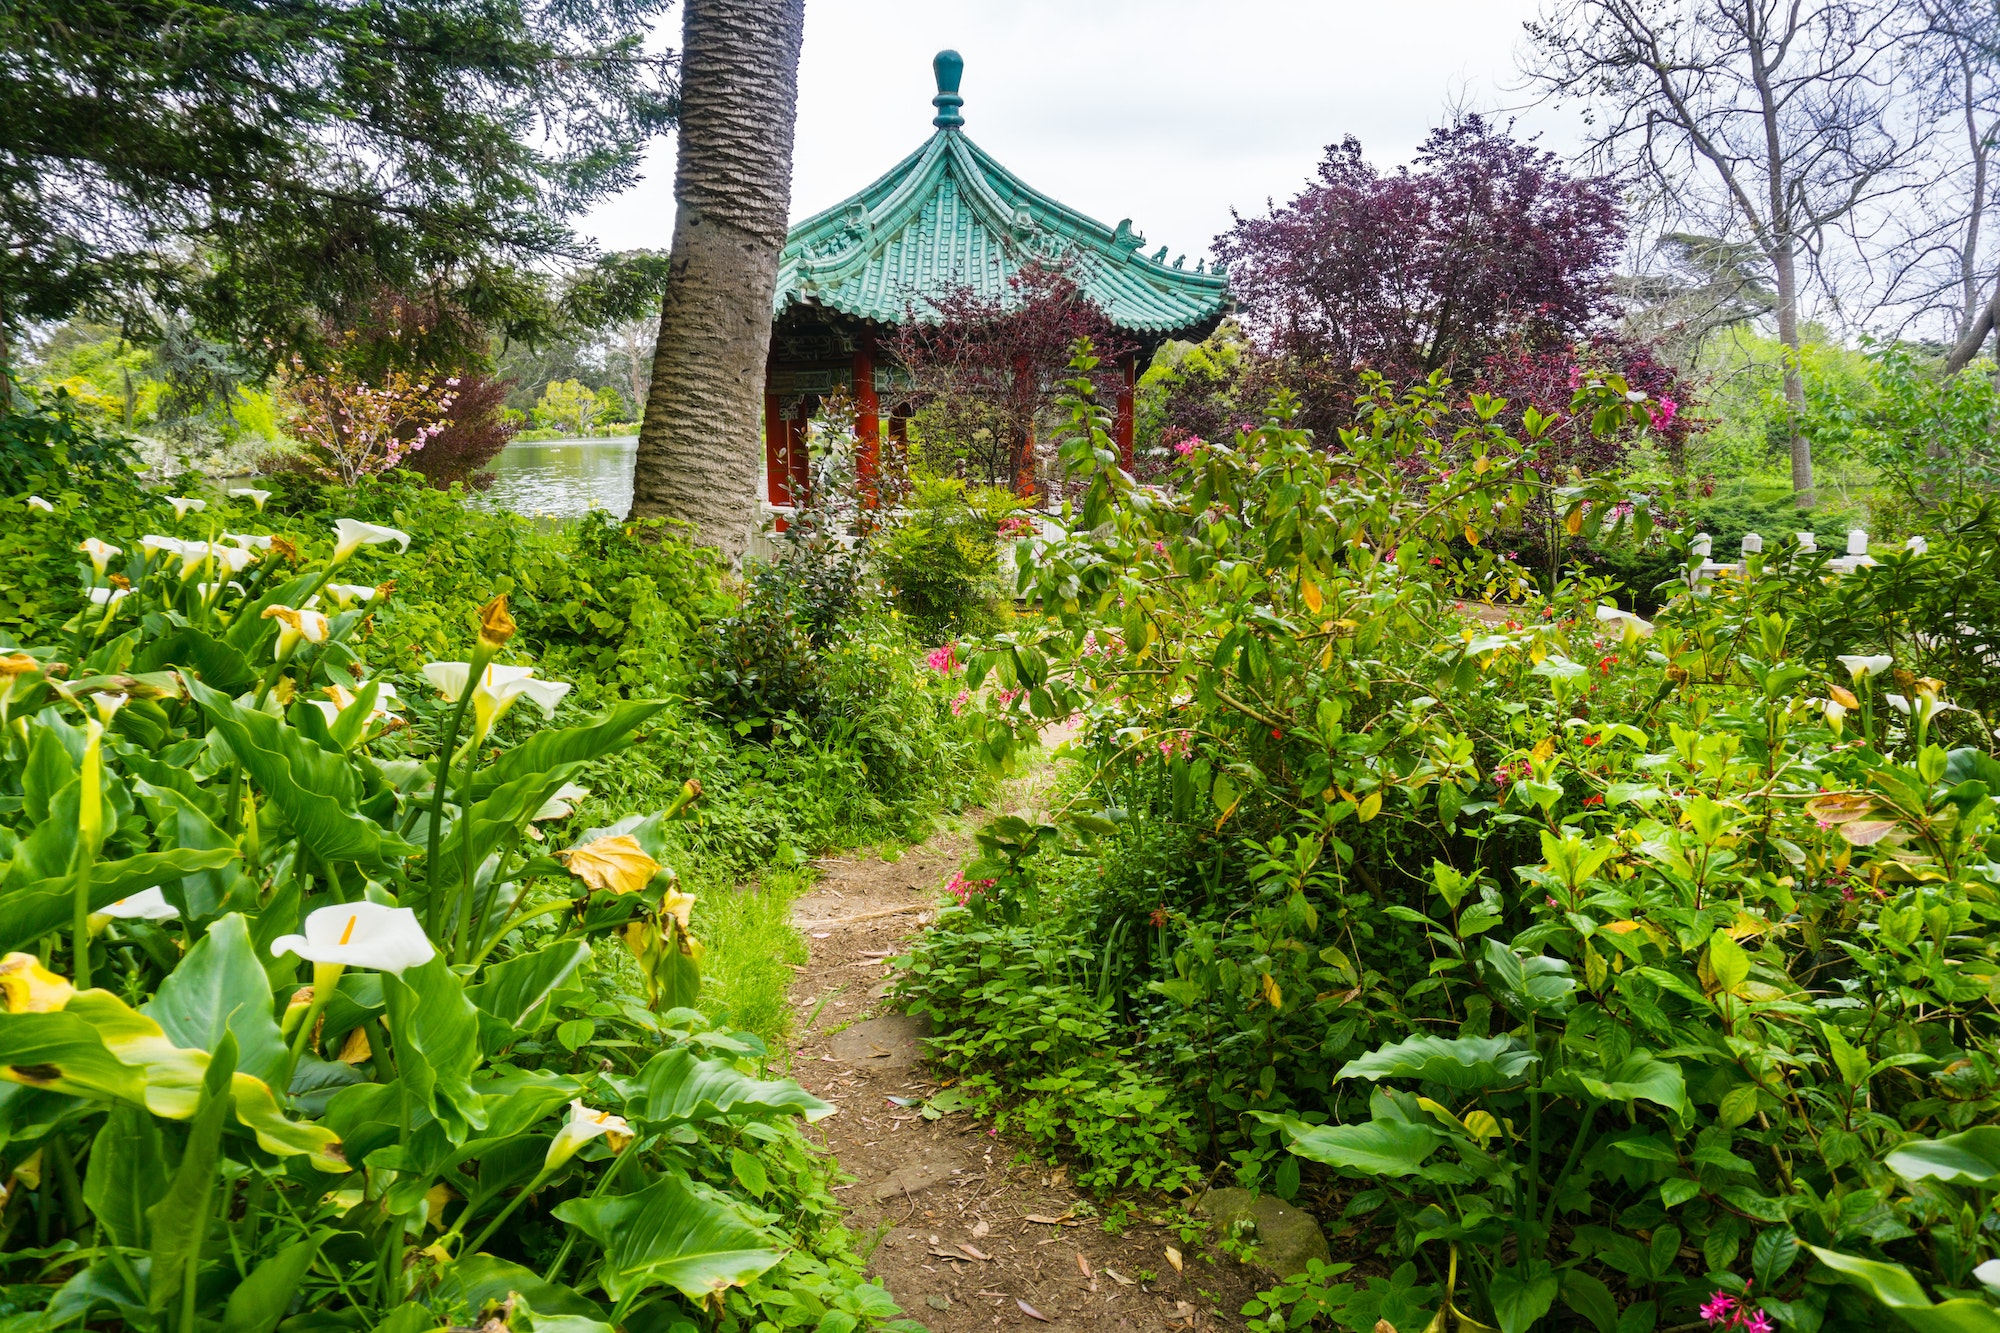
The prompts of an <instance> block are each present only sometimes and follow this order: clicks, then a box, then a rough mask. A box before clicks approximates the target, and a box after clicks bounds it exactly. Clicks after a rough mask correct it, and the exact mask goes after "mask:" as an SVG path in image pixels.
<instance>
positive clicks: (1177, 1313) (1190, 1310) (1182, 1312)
mask: <svg viewBox="0 0 2000 1333" xmlns="http://www.w3.org/2000/svg"><path fill="white" fill-rule="evenodd" d="M1174 1318H1176V1319H1192V1318H1194V1307H1193V1306H1192V1305H1189V1304H1188V1303H1187V1302H1186V1301H1175V1302H1174Z"/></svg>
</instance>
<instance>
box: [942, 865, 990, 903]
mask: <svg viewBox="0 0 2000 1333" xmlns="http://www.w3.org/2000/svg"><path fill="white" fill-rule="evenodd" d="M992 887H993V881H992V880H990V879H973V880H969V879H967V878H966V877H965V874H964V872H963V871H961V872H959V873H958V874H956V875H953V876H952V877H951V883H949V884H947V885H945V886H944V891H945V892H946V893H949V894H950V895H951V896H952V897H953V898H956V899H957V900H958V905H959V906H960V907H963V906H965V902H966V899H968V898H970V897H971V896H972V895H973V894H975V893H984V892H986V891H987V890H988V889H990V888H992Z"/></svg>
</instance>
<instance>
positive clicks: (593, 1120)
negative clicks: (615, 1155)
mask: <svg viewBox="0 0 2000 1333" xmlns="http://www.w3.org/2000/svg"><path fill="white" fill-rule="evenodd" d="M599 1137H602V1138H603V1139H604V1140H605V1142H606V1143H608V1144H610V1146H611V1151H613V1152H623V1151H624V1149H625V1145H626V1144H628V1143H630V1142H631V1141H632V1126H631V1123H630V1122H628V1121H627V1120H626V1119H625V1118H624V1117H623V1116H616V1115H613V1114H611V1112H609V1111H593V1110H591V1109H590V1108H589V1107H588V1106H585V1105H584V1104H583V1103H582V1102H581V1101H573V1102H571V1103H570V1104H569V1119H568V1120H566V1121H564V1122H563V1127H562V1128H561V1129H560V1130H558V1131H557V1132H556V1136H555V1138H554V1139H553V1140H551V1141H550V1143H549V1153H548V1156H547V1157H545V1158H543V1159H542V1170H543V1171H553V1170H555V1169H556V1168H557V1167H559V1166H561V1165H562V1164H563V1163H564V1162H567V1161H568V1160H569V1159H570V1158H572V1157H574V1156H576V1153H577V1149H579V1148H581V1147H583V1145H584V1144H586V1143H588V1142H590V1141H591V1140H592V1139H594V1138H599Z"/></svg>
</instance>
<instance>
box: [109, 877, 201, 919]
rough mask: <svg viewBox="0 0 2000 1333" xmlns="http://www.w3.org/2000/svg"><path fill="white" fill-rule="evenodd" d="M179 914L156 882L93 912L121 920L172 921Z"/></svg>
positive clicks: (179, 910) (179, 911)
mask: <svg viewBox="0 0 2000 1333" xmlns="http://www.w3.org/2000/svg"><path fill="white" fill-rule="evenodd" d="M180 914H181V909H180V908H178V907H175V906H174V905H173V904H172V903H170V902H168V901H167V895H166V894H164V893H162V892H161V891H160V886H159V885H157V884H155V885H154V886H153V887H152V888H150V889H141V890H140V891H139V892H137V893H135V894H133V895H132V896H131V897H129V898H120V899H119V900H118V901H117V902H115V903H112V904H111V905H110V906H109V907H106V908H102V909H100V910H99V911H98V912H96V913H95V915H97V916H108V917H111V918H113V919H114V920H121V921H123V920H134V921H172V920H173V919H174V918H175V917H177V916H179V915H180Z"/></svg>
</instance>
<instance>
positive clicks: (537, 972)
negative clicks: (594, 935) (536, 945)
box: [465, 940, 590, 1032]
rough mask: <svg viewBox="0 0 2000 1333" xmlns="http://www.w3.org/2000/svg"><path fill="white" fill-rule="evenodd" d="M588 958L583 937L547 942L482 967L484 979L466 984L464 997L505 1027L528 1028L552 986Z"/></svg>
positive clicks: (533, 1024) (536, 1021)
mask: <svg viewBox="0 0 2000 1333" xmlns="http://www.w3.org/2000/svg"><path fill="white" fill-rule="evenodd" d="M589 957H590V945H589V944H587V943H586V942H584V941H583V940H572V941H571V942H569V943H567V944H551V945H550V946H549V947H547V948H546V949H537V950H536V951H535V952H533V953H530V954H523V955H521V956H520V957H519V958H510V959H508V960H507V961H506V962H504V963H499V964H496V965H494V966H492V967H489V968H487V969H486V979H485V980H484V981H482V982H480V983H479V984H478V985H477V986H468V987H466V990H465V994H466V998H468V999H470V1000H471V1001H472V1002H473V1003H474V1004H476V1005H478V1006H479V1007H480V1008H481V1009H483V1010H485V1011H486V1012H487V1013H489V1014H491V1015H493V1017H495V1018H497V1019H499V1020H500V1021H501V1022H502V1023H505V1024H506V1025H507V1026H508V1027H512V1028H519V1029H521V1030H522V1031H524V1032H527V1031H532V1030H533V1029H534V1028H535V1027H536V1026H538V1025H539V1024H540V1022H541V1020H542V1017H543V1012H542V1011H543V1009H544V1006H545V1005H547V1003H548V999H549V996H551V995H553V994H555V991H556V988H557V987H558V986H560V985H562V984H563V982H565V981H567V980H568V979H569V978H570V976H571V975H573V974H574V973H575V972H576V969H577V968H579V967H581V966H582V965H583V964H584V962H585V961H587V960H588V959H589Z"/></svg>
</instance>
